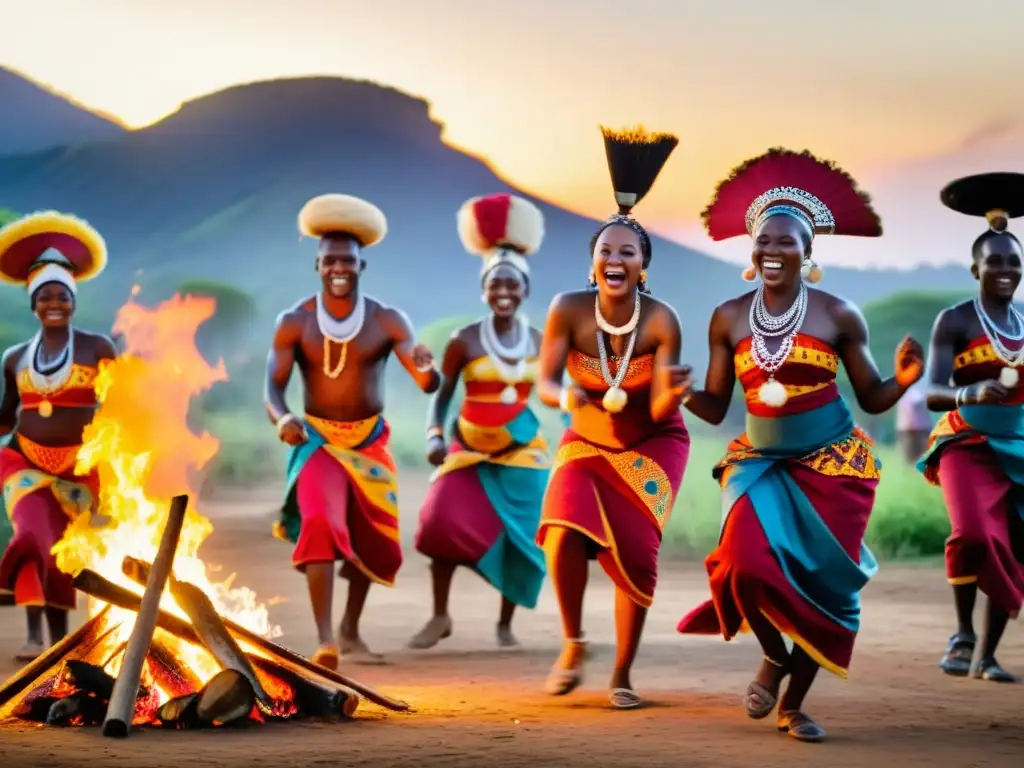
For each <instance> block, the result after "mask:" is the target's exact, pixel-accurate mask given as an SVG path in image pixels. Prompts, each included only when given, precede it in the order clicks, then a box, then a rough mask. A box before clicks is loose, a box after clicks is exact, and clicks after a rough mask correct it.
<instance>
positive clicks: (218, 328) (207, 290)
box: [178, 280, 258, 358]
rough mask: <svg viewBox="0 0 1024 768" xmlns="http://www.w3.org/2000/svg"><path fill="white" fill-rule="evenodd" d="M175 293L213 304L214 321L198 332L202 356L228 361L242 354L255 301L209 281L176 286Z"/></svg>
mask: <svg viewBox="0 0 1024 768" xmlns="http://www.w3.org/2000/svg"><path fill="white" fill-rule="evenodd" d="M178 293H180V294H182V295H191V296H201V297H206V298H211V299H213V300H214V301H215V302H216V309H215V310H214V315H213V317H212V318H210V319H209V320H207V321H206V322H205V323H203V325H202V326H200V328H199V334H198V338H197V341H196V343H197V345H198V346H199V349H200V351H201V352H203V354H207V353H212V354H215V355H217V356H223V357H225V358H231V357H234V356H236V354H241V353H243V351H244V349H245V347H246V345H247V343H248V341H249V340H250V338H251V336H252V332H253V326H254V324H255V321H256V317H257V314H258V308H257V306H256V300H255V299H254V298H253V297H252V296H251V295H249V294H248V293H247V292H246V291H243V290H241V289H240V288H236V287H234V286H233V285H227V284H226V283H218V282H215V281H212V280H188V281H186V282H184V283H182V284H181V285H179V286H178Z"/></svg>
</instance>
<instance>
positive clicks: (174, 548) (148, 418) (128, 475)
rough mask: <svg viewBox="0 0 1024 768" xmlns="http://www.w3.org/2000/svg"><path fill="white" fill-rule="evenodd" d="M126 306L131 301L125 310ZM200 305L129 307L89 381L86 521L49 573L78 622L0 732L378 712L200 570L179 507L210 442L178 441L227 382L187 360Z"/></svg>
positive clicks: (82, 456)
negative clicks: (197, 406)
mask: <svg viewBox="0 0 1024 768" xmlns="http://www.w3.org/2000/svg"><path fill="white" fill-rule="evenodd" d="M134 293H135V292H133V295H134ZM214 311H215V303H214V301H213V299H208V298H198V297H193V296H185V297H181V296H174V297H173V298H171V299H170V300H168V301H166V302H164V303H162V304H161V305H159V306H158V307H156V308H155V309H149V308H146V307H144V306H142V305H140V304H138V303H136V302H135V300H134V299H132V300H131V301H129V302H128V303H127V304H126V305H125V306H124V307H122V308H121V309H120V311H119V312H118V316H117V320H116V322H115V324H114V333H115V334H120V335H122V337H123V339H124V353H123V355H122V356H121V357H119V358H118V359H117V360H115V361H111V362H110V363H108V364H105V365H104V366H103V367H102V368H101V370H100V372H99V374H98V375H97V379H96V394H97V399H98V400H99V402H100V407H99V409H98V410H97V413H96V417H95V419H94V420H93V422H92V424H91V425H90V426H89V427H88V428H87V430H86V433H85V436H84V445H83V447H82V449H81V451H80V452H79V456H78V464H77V466H76V472H79V473H85V472H88V471H90V470H93V469H95V470H96V471H97V472H98V473H99V476H100V480H101V488H102V491H101V497H100V500H99V505H98V509H97V512H96V514H95V515H89V514H86V515H83V516H80V517H78V518H77V519H76V520H75V521H74V522H73V523H72V524H71V525H69V527H68V529H67V532H66V534H65V535H64V537H63V538H62V540H61V541H60V542H59V543H58V544H57V545H56V546H55V547H54V555H55V556H56V560H57V564H58V567H59V568H60V569H61V570H62V571H64V572H65V573H68V574H70V575H72V576H73V577H74V578H75V586H76V587H77V588H78V589H79V590H80V591H81V592H84V593H85V594H86V595H88V598H89V599H88V615H89V617H88V619H87V621H86V622H85V623H84V624H83V625H82V626H81V627H79V629H78V630H76V631H75V632H73V633H71V634H70V635H68V636H67V637H65V638H64V639H63V640H61V641H59V642H57V643H56V644H55V645H54V646H52V647H51V648H50V649H48V650H47V651H46V652H45V653H43V655H42V656H40V657H39V658H38V659H36V660H35V661H34V662H32V663H31V664H29V665H27V666H26V667H24V668H23V669H21V670H20V671H19V672H17V673H16V674H15V675H14V676H13V677H11V678H10V679H9V680H8V681H7V682H6V683H4V685H3V686H0V722H2V721H4V720H22V721H34V722H45V723H49V724H52V725H98V724H100V723H103V724H104V733H106V734H108V735H115V736H123V735H126V734H127V732H128V730H129V728H130V726H141V725H153V726H163V727H174V728H193V727H212V726H220V725H239V724H246V723H252V722H263V721H266V720H280V719H288V718H294V717H297V716H312V717H333V718H337V719H347V718H350V717H351V716H352V715H353V714H354V712H355V710H356V707H357V705H358V702H359V697H360V694H361V695H362V696H364V697H366V698H367V699H369V700H371V701H374V702H375V703H377V704H379V705H381V706H384V707H387V708H390V709H394V710H406V709H408V705H407V704H405V703H403V702H400V701H394V700H392V699H389V698H388V697H386V696H383V695H382V694H379V693H377V692H376V691H374V690H373V689H371V688H368V687H366V686H363V685H361V684H359V683H357V682H356V681H354V680H350V679H348V678H346V677H344V676H342V675H340V674H338V673H336V672H334V671H331V670H327V669H323V668H321V667H319V666H316V665H314V664H312V662H310V661H309V660H308V659H306V658H304V657H302V656H300V655H299V654H296V653H294V652H292V651H289V650H288V649H286V648H283V647H282V646H280V645H277V644H276V643H274V642H273V641H272V639H271V638H273V637H275V636H277V635H279V634H280V631H279V629H278V628H277V627H274V626H272V625H271V624H270V621H269V615H268V611H267V607H266V605H265V604H264V603H261V602H260V601H259V600H257V597H256V595H255V593H254V592H253V591H252V590H250V589H247V588H245V587H235V586H233V585H232V581H233V577H229V578H228V579H227V580H225V581H223V582H220V583H218V582H214V581H212V580H211V579H210V578H209V576H208V573H207V567H206V564H205V563H204V562H203V560H202V558H201V557H200V555H199V549H200V546H201V545H202V543H203V541H204V540H205V539H206V538H207V537H208V536H209V535H210V533H212V531H213V525H212V523H211V522H210V520H209V519H207V518H206V517H204V516H203V515H202V514H201V513H200V512H199V511H198V510H197V509H196V508H195V505H194V504H193V503H192V502H193V500H194V499H195V498H196V495H197V494H196V493H195V492H194V488H195V486H197V485H198V484H199V476H200V473H201V472H202V471H203V469H204V467H206V466H207V464H208V463H209V462H210V460H211V459H212V458H213V457H214V456H215V455H216V453H217V449H218V442H217V440H216V439H215V438H214V437H213V436H212V435H209V434H207V433H201V434H196V433H195V432H193V431H192V429H191V428H190V426H189V421H188V414H189V407H190V404H191V402H192V401H193V399H194V398H195V397H196V396H197V395H199V394H202V393H203V392H205V391H206V390H208V389H209V388H210V387H212V386H213V385H214V384H216V383H217V382H221V381H226V380H227V372H226V370H225V368H224V365H223V362H222V361H218V362H217V364H216V365H210V364H209V363H208V362H207V361H206V360H205V359H204V358H203V357H202V355H201V354H200V353H199V351H198V349H197V347H196V343H195V341H196V332H197V330H198V328H199V326H200V325H201V324H202V323H203V322H205V321H206V320H208V319H209V318H211V317H212V316H213V314H214Z"/></svg>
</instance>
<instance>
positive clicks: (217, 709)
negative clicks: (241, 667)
mask: <svg viewBox="0 0 1024 768" xmlns="http://www.w3.org/2000/svg"><path fill="white" fill-rule="evenodd" d="M255 703H256V694H255V692H254V691H253V688H252V684H251V683H250V682H249V680H248V678H247V677H246V676H245V675H244V674H242V673H241V672H239V671H238V670H235V669H222V670H221V671H220V672H218V673H217V674H216V675H214V676H213V677H212V678H210V681H209V682H208V683H207V684H206V685H204V686H203V688H202V690H199V691H196V692H195V693H189V694H185V695H184V696H178V697H176V698H173V699H170V700H169V701H167V702H166V703H165V704H164V705H163V706H161V707H160V709H159V710H157V715H156V716H157V719H158V720H159V721H160V724H161V725H163V726H164V727H166V728H208V727H211V726H217V725H237V724H244V723H246V722H247V721H248V718H249V713H250V712H252V708H253V705H254V704H255Z"/></svg>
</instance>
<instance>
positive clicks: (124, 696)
mask: <svg viewBox="0 0 1024 768" xmlns="http://www.w3.org/2000/svg"><path fill="white" fill-rule="evenodd" d="M187 509H188V496H184V495H181V496H175V497H174V498H173V499H172V500H171V508H170V511H169V512H168V513H167V522H165V523H164V531H163V534H162V535H161V537H160V546H159V548H158V549H157V553H156V559H155V560H154V561H153V567H152V569H151V570H150V573H149V578H148V579H147V580H146V591H145V592H144V593H143V595H142V600H141V601H140V603H139V609H138V615H137V616H136V617H135V624H134V626H133V627H132V633H131V637H129V638H128V647H127V648H125V651H124V656H123V657H122V659H121V669H120V671H119V672H118V675H117V682H116V683H115V685H114V693H113V695H112V696H111V697H110V706H109V707H107V718H106V720H104V721H103V735H104V736H109V737H113V738H124V737H125V736H127V735H128V731H129V729H130V728H131V724H132V716H133V714H134V712H135V692H136V691H137V690H138V688H139V681H140V680H141V679H142V667H143V665H144V664H145V663H146V657H147V656H148V655H149V646H150V643H151V642H152V641H153V631H154V630H155V629H156V621H157V616H158V615H159V613H160V598H161V597H162V596H163V593H164V586H165V585H166V583H167V577H168V576H170V574H171V568H172V567H173V565H174V553H175V551H176V550H177V548H178V540H179V539H180V538H181V528H182V525H183V524H184V522H185V511H186V510H187Z"/></svg>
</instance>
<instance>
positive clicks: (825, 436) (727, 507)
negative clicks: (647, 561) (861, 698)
mask: <svg viewBox="0 0 1024 768" xmlns="http://www.w3.org/2000/svg"><path fill="white" fill-rule="evenodd" d="M703 219H704V224H705V226H706V227H707V230H708V232H709V234H710V235H711V237H712V239H714V240H722V239H725V238H729V237H735V236H737V235H742V234H748V235H749V236H750V237H751V238H752V240H753V254H752V256H751V260H752V266H751V267H749V268H748V269H747V270H746V271H745V274H744V278H745V279H747V280H750V281H753V280H756V279H757V277H758V275H759V276H760V278H761V285H760V287H758V289H757V290H755V291H751V292H749V293H745V294H744V295H742V296H740V297H738V298H735V299H731V300H729V301H726V302H725V303H723V304H721V305H720V306H719V307H718V308H717V309H716V310H715V312H714V315H713V316H712V318H711V327H710V332H709V342H710V359H709V364H708V372H707V378H706V382H705V385H704V389H703V391H694V392H692V393H690V394H689V395H687V398H686V400H685V401H684V404H685V406H686V407H687V408H688V409H689V410H690V411H691V412H692V413H694V414H695V415H696V416H698V417H699V418H701V419H703V420H704V421H707V422H710V423H712V424H720V423H721V422H722V420H723V419H724V418H725V415H726V413H727V411H728V408H729V403H730V401H731V399H732V392H733V387H734V384H735V381H736V379H737V378H738V379H739V381H740V385H741V386H742V388H743V392H744V394H745V396H746V406H747V429H746V432H745V433H744V434H743V435H742V436H741V437H740V438H739V439H738V440H735V441H733V442H732V444H731V445H730V446H729V449H728V452H727V454H726V456H725V458H724V459H722V461H721V462H719V464H718V465H717V467H716V468H715V471H714V475H715V477H716V478H717V479H719V481H720V482H721V485H722V492H723V500H722V502H723V503H722V509H723V513H724V516H725V517H724V523H723V526H722V532H721V536H720V539H719V542H718V546H717V547H716V549H715V550H714V551H713V552H712V553H711V554H710V555H709V556H708V558H707V560H706V563H705V564H706V567H707V571H708V575H709V577H710V582H711V593H712V600H711V601H709V602H707V603H705V604H703V605H702V606H700V607H699V608H697V609H696V610H694V611H693V612H692V613H690V614H689V615H688V616H686V617H685V618H683V620H682V621H681V622H680V624H679V631H680V632H684V633H694V634H719V633H721V635H722V636H723V637H724V638H725V639H726V640H730V639H732V638H733V637H734V636H735V635H736V633H737V632H739V631H740V629H741V627H743V626H744V625H746V626H747V627H749V629H750V630H751V631H752V632H753V633H754V635H755V636H756V637H757V639H758V642H759V643H760V645H761V648H762V650H763V652H764V659H763V662H762V664H761V666H760V669H759V670H758V672H757V675H756V678H755V680H754V681H753V682H752V683H751V684H750V686H749V687H748V688H747V693H746V696H745V697H744V704H745V707H746V711H747V714H748V715H749V716H750V717H752V718H754V719H761V718H765V717H767V716H768V715H769V714H770V713H771V712H772V710H773V709H774V708H775V705H776V700H777V699H778V698H779V689H780V687H781V685H782V681H783V679H784V678H785V677H786V676H787V675H790V676H791V679H790V682H789V685H788V686H787V689H786V692H785V693H784V694H783V695H782V697H781V701H780V702H779V713H778V720H777V726H778V729H779V730H780V731H782V732H783V733H787V734H788V735H790V736H792V737H794V738H796V739H799V740H802V741H820V740H821V739H823V738H824V736H825V731H824V729H822V728H821V727H820V726H819V725H818V724H817V723H815V722H814V720H812V719H811V718H810V717H809V716H808V715H807V714H805V713H804V712H803V711H802V709H801V708H802V706H803V702H804V697H805V696H806V695H807V692H808V691H809V690H810V688H811V685H812V683H813V682H814V678H815V675H816V674H817V672H818V668H819V666H823V667H825V668H826V669H827V670H828V671H830V672H832V673H834V674H836V675H839V676H840V677H843V678H845V677H846V675H847V667H848V666H849V664H850V658H851V656H852V653H853V645H854V639H855V637H856V635H857V631H858V628H859V624H860V597H859V593H860V590H861V588H863V587H864V585H865V584H867V582H868V580H869V579H870V578H871V577H872V576H873V575H874V573H875V572H876V570H877V565H876V563H875V559H874V557H873V556H872V554H871V552H870V551H869V550H868V549H867V547H866V546H864V544H863V539H864V532H865V529H866V528H867V524H868V516H869V515H870V513H871V508H872V505H873V504H874V498H875V490H876V487H877V485H878V479H879V472H880V467H879V463H878V461H877V459H876V457H875V455H874V452H873V450H872V446H871V443H870V441H869V439H868V437H867V435H866V434H865V433H864V432H862V431H861V430H860V429H859V428H857V427H856V426H854V423H853V417H852V415H851V413H850V411H849V409H848V408H847V406H846V404H845V403H844V402H843V400H842V398H841V397H840V396H839V390H838V389H837V387H836V374H837V372H838V369H839V365H840V364H842V366H843V367H844V368H845V369H846V373H847V375H848V376H849V379H850V384H851V385H852V387H853V390H854V393H855V395H856V397H857V402H858V403H859V405H860V407H861V408H862V409H863V410H864V411H866V412H867V413H871V414H878V413H884V412H885V411H887V410H889V409H890V408H892V407H893V406H894V405H896V403H897V402H898V401H899V399H900V397H901V396H902V395H903V393H904V392H906V390H907V389H908V388H909V387H910V386H911V385H912V384H913V383H914V382H915V381H917V380H918V379H919V378H920V377H921V372H922V369H923V363H922V357H923V352H922V350H921V347H920V345H919V344H918V343H917V342H916V341H914V340H913V339H911V338H910V337H909V336H908V337H906V338H904V339H903V341H902V342H901V343H900V344H899V346H898V347H897V349H896V375H895V377H893V378H890V379H884V380H883V379H882V377H881V376H880V375H879V373H878V369H877V367H876V366H875V362H874V360H873V359H872V356H871V353H870V352H869V350H868V329H867V325H866V324H865V322H864V318H863V316H862V315H861V313H860V311H859V310H858V309H857V308H856V307H855V306H853V305H851V304H849V303H848V302H846V301H844V300H842V299H840V298H838V297H836V296H833V295H831V294H828V293H825V292H823V291H818V290H808V288H807V282H812V283H813V282H817V281H818V280H819V279H820V277H821V270H820V269H819V268H818V267H817V266H816V265H815V264H814V262H813V261H812V260H811V245H812V241H813V240H814V237H815V236H816V235H820V234H833V235H859V236H862V237H878V236H880V235H881V234H882V226H881V222H880V221H879V219H878V217H877V215H876V214H875V212H874V211H873V210H872V208H871V205H870V202H869V201H868V198H867V197H866V196H865V195H863V194H861V193H860V192H858V190H857V187H856V184H855V182H854V181H853V179H851V178H850V177H849V176H847V175H846V174H845V173H843V172H842V171H841V170H839V169H838V168H836V166H835V165H833V164H832V163H829V162H824V161H820V160H818V159H816V158H815V157H813V156H812V155H811V154H810V153H807V152H804V153H799V154H798V153H795V152H790V151H788V150H783V149H775V150H771V151H769V152H768V153H766V154H764V155H762V156H760V157H757V158H754V159H753V160H750V161H748V162H746V163H744V164H743V165H741V166H740V167H739V168H737V169H736V170H735V171H733V173H732V174H731V175H730V176H729V178H728V179H727V180H726V181H724V182H723V183H722V184H721V185H719V187H718V190H717V192H716V194H715V197H714V200H713V201H712V202H711V205H710V206H709V207H708V208H707V209H706V210H705V211H704V214H703ZM783 635H787V636H788V637H789V638H790V640H791V641H792V644H793V648H792V650H789V648H788V647H787V645H786V642H785V641H784V640H783Z"/></svg>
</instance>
